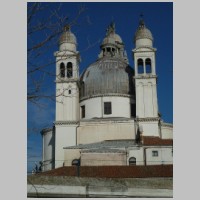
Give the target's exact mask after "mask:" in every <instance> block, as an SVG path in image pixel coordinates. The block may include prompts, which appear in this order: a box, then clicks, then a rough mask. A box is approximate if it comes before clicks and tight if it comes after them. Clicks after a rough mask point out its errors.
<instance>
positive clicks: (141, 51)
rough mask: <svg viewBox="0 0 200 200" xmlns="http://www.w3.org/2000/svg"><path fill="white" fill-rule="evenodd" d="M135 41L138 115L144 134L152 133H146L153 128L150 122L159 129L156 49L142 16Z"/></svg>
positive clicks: (134, 56) (134, 55)
mask: <svg viewBox="0 0 200 200" xmlns="http://www.w3.org/2000/svg"><path fill="white" fill-rule="evenodd" d="M134 43H135V49H133V50H132V52H133V59H134V65H135V77H134V79H135V92H136V116H137V119H138V120H139V121H140V122H141V123H140V124H142V126H144V127H143V129H144V135H145V134H149V135H151V133H147V132H146V133H145V127H147V126H148V131H149V130H151V128H150V127H149V126H150V124H151V125H152V124H155V125H156V126H155V127H154V128H156V129H158V128H157V124H158V121H159V116H158V102H157V75H156V60H155V53H156V49H155V48H154V47H153V36H152V34H151V32H150V30H149V29H148V28H147V27H146V26H145V23H144V20H143V19H142V18H141V19H140V21H139V27H138V29H137V30H136V33H135V36H134ZM154 128H153V129H154ZM155 133H156V135H157V136H158V130H157V131H155V132H154V135H155Z"/></svg>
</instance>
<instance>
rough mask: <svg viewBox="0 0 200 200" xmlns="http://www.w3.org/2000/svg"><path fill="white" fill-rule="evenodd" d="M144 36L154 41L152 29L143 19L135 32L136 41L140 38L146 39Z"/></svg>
mask: <svg viewBox="0 0 200 200" xmlns="http://www.w3.org/2000/svg"><path fill="white" fill-rule="evenodd" d="M144 38H147V39H150V40H152V41H153V36H152V34H151V31H150V30H149V29H148V28H146V26H145V24H144V21H143V20H141V21H140V24H139V27H138V29H137V31H136V33H135V37H134V41H136V40H138V39H144Z"/></svg>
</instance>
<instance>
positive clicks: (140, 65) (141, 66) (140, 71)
mask: <svg viewBox="0 0 200 200" xmlns="http://www.w3.org/2000/svg"><path fill="white" fill-rule="evenodd" d="M137 65H138V74H143V73H144V64H143V60H142V59H141V58H140V59H138V60H137Z"/></svg>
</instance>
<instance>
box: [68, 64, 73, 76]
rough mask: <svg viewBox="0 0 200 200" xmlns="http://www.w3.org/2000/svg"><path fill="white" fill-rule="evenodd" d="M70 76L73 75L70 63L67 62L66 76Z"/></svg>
mask: <svg viewBox="0 0 200 200" xmlns="http://www.w3.org/2000/svg"><path fill="white" fill-rule="evenodd" d="M72 76H73V68H72V63H71V62H68V63H67V78H71V77H72Z"/></svg>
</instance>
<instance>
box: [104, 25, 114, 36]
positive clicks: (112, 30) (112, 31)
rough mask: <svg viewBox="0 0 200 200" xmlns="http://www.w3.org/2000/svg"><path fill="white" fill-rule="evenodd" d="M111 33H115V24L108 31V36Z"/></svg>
mask: <svg viewBox="0 0 200 200" xmlns="http://www.w3.org/2000/svg"><path fill="white" fill-rule="evenodd" d="M111 33H115V23H114V22H111V23H110V25H109V26H108V28H107V30H106V36H108V35H110V34H111Z"/></svg>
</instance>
